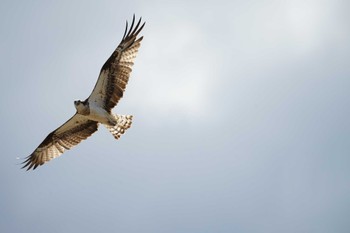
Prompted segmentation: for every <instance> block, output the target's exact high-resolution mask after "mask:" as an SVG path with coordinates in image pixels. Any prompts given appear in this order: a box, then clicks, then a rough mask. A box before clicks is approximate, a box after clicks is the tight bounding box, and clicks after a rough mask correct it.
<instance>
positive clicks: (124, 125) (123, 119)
mask: <svg viewBox="0 0 350 233" xmlns="http://www.w3.org/2000/svg"><path fill="white" fill-rule="evenodd" d="M113 116H114V118H115V120H116V121H117V124H115V125H114V126H112V125H105V126H106V128H107V129H108V130H109V132H111V133H112V134H113V136H114V138H115V139H119V138H120V136H121V135H122V134H124V133H125V131H126V130H127V129H129V128H130V126H131V123H132V115H117V114H113Z"/></svg>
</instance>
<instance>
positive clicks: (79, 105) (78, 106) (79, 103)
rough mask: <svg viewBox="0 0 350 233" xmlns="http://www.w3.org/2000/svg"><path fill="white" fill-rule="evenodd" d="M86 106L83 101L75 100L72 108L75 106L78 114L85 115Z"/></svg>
mask: <svg viewBox="0 0 350 233" xmlns="http://www.w3.org/2000/svg"><path fill="white" fill-rule="evenodd" d="M87 105H88V104H87V103H85V101H84V102H83V101H81V100H76V101H74V106H75V108H76V109H77V111H78V113H80V114H83V115H84V114H85V113H86V111H87V110H88V106H87Z"/></svg>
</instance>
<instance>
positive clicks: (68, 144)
mask: <svg viewBox="0 0 350 233" xmlns="http://www.w3.org/2000/svg"><path fill="white" fill-rule="evenodd" d="M97 128H98V122H96V121H91V120H87V119H86V118H84V117H83V116H81V115H79V114H75V115H74V116H73V117H72V118H70V119H69V120H68V121H67V122H66V123H64V124H63V125H62V126H60V127H59V128H57V129H56V130H55V131H53V132H51V133H50V134H49V135H48V136H47V137H46V138H45V140H44V141H43V142H42V143H41V144H40V145H39V146H38V148H36V149H35V151H34V152H33V153H32V154H31V155H29V156H28V157H27V160H26V161H24V162H23V163H24V164H25V165H24V166H23V167H22V168H26V167H27V170H30V169H31V168H33V170H34V169H35V168H37V167H38V166H41V165H43V164H44V163H46V162H48V161H50V160H52V159H54V158H56V157H58V156H60V155H61V154H62V153H63V152H64V151H65V150H69V149H71V148H72V147H73V146H75V145H77V144H78V143H80V142H81V141H82V140H84V139H86V138H88V137H89V136H90V135H92V134H93V133H94V132H95V131H97Z"/></svg>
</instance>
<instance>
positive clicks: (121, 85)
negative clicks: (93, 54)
mask: <svg viewBox="0 0 350 233" xmlns="http://www.w3.org/2000/svg"><path fill="white" fill-rule="evenodd" d="M134 24H135V15H134V17H133V21H132V24H131V26H130V28H129V29H128V23H126V29H125V32H124V36H123V39H122V41H121V42H120V44H119V45H118V47H117V48H116V49H115V51H114V52H113V53H112V55H111V56H110V57H109V59H108V60H107V61H106V62H105V64H104V65H103V66H102V68H101V71H100V75H99V78H98V80H97V82H96V85H95V87H94V89H93V91H92V93H91V95H90V96H89V98H87V99H86V100H85V101H75V102H74V104H75V107H76V109H77V112H76V113H75V115H74V116H73V117H72V118H70V119H69V120H68V121H67V122H65V123H64V124H63V125H62V126H60V127H59V128H57V129H56V130H54V131H53V132H51V133H50V134H49V135H48V136H47V137H46V138H45V139H44V141H43V142H42V143H41V144H40V145H39V146H38V147H37V148H36V149H35V150H34V152H33V153H32V154H31V155H29V156H28V157H27V159H26V160H25V161H24V162H23V163H24V166H23V167H22V168H27V170H30V169H35V168H37V167H38V166H41V165H43V164H44V163H46V162H48V161H50V160H52V159H54V158H56V157H58V156H60V155H61V154H62V153H63V152H64V151H65V150H69V149H71V148H72V147H74V146H75V145H77V144H79V143H80V142H81V141H82V140H84V139H86V138H88V137H89V136H91V135H92V134H93V133H94V132H96V131H97V129H98V125H99V123H102V124H103V125H105V126H106V127H107V129H108V130H109V131H110V132H111V133H112V135H113V136H114V137H115V138H116V139H119V138H120V136H121V135H122V134H123V133H124V132H125V130H127V129H128V128H130V126H131V123H132V116H131V115H115V114H113V113H111V110H112V108H114V107H115V105H116V104H117V103H118V101H119V100H120V99H121V98H122V97H123V93H124V91H125V87H126V85H127V83H128V81H129V77H130V73H131V71H132V66H133V64H134V59H135V58H136V55H137V52H138V49H139V47H140V45H141V44H140V42H141V41H142V39H143V37H140V38H137V36H138V34H139V33H140V31H141V30H142V28H143V27H144V24H145V23H143V24H142V25H141V18H140V20H139V21H138V23H137V24H136V26H135V25H134Z"/></svg>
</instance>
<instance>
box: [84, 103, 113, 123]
mask: <svg viewBox="0 0 350 233" xmlns="http://www.w3.org/2000/svg"><path fill="white" fill-rule="evenodd" d="M88 117H89V119H91V120H94V121H98V122H101V123H103V124H109V117H110V116H109V114H108V112H107V111H106V110H104V109H102V108H99V107H95V106H90V114H89V115H88Z"/></svg>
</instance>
